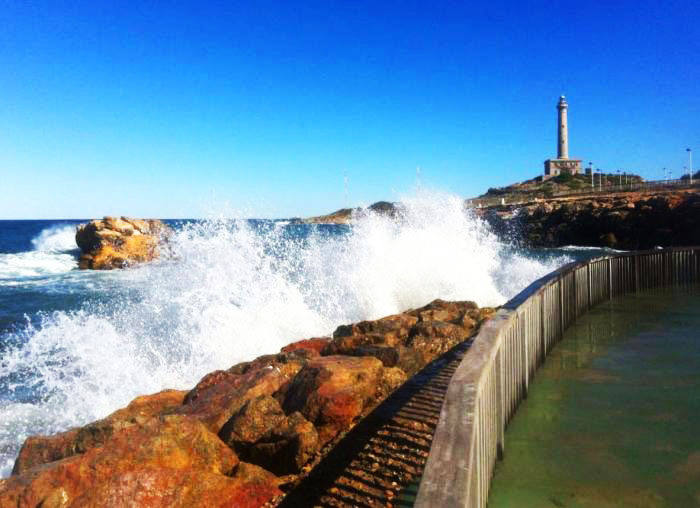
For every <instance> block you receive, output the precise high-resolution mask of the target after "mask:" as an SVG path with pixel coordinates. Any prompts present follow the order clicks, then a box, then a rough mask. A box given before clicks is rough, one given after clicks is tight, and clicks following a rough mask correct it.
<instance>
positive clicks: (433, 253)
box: [0, 192, 568, 474]
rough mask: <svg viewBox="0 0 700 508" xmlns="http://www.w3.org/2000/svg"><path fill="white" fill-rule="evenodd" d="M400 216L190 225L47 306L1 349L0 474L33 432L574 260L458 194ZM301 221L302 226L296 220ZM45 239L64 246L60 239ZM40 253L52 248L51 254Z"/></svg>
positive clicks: (497, 297)
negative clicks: (523, 249) (533, 251)
mask: <svg viewBox="0 0 700 508" xmlns="http://www.w3.org/2000/svg"><path fill="white" fill-rule="evenodd" d="M404 204H405V205H406V208H405V210H404V214H403V217H402V219H401V220H398V221H394V220H391V219H388V218H386V217H382V216H378V215H375V214H371V213H370V214H367V215H365V216H363V217H361V218H359V219H358V221H357V222H356V223H355V225H354V226H353V227H351V228H348V229H346V230H345V232H344V233H342V234H338V228H327V227H323V226H318V227H307V226H295V225H288V226H283V225H280V224H279V223H277V224H276V223H270V222H267V223H262V224H251V223H248V222H245V221H227V220H212V221H205V222H198V223H191V224H187V225H184V226H183V227H182V228H180V229H179V230H178V232H177V233H176V234H175V235H174V237H173V239H172V245H171V249H172V253H173V257H172V259H169V260H163V261H161V262H158V263H153V264H150V265H145V266H142V267H139V268H136V269H131V270H127V271H122V272H118V273H115V275H112V276H113V277H115V279H114V284H115V286H114V290H113V293H112V294H111V296H110V298H109V300H107V301H102V302H99V301H93V302H92V303H86V304H85V305H84V307H83V308H82V309H81V310H79V311H75V312H55V313H52V314H47V315H45V316H42V319H41V322H40V324H39V325H36V326H31V325H27V327H26V328H25V329H24V330H23V331H21V332H19V333H18V334H16V335H15V336H13V337H12V338H11V339H12V342H13V343H16V344H18V346H17V347H15V348H12V349H10V350H9V351H7V352H6V353H5V354H4V355H3V357H2V359H1V360H0V393H2V394H9V396H5V395H3V396H2V397H3V398H4V400H3V399H0V454H1V456H0V473H1V474H8V473H9V471H10V468H11V467H12V463H13V461H14V458H15V456H16V453H17V451H18V450H19V446H21V443H22V442H23V440H24V439H25V437H26V436H27V435H30V434H36V433H52V432H57V431H60V430H64V429H66V428H68V427H71V426H75V425H80V424H83V423H85V422H88V421H91V420H94V419H97V418H101V417H103V416H105V415H106V414H108V413H109V412H111V411H113V410H115V409H117V408H118V407H121V406H124V405H125V404H127V403H128V402H129V401H130V400H132V399H133V398H134V397H135V396H137V395H139V394H144V393H152V392H156V391H158V390H161V389H163V388H166V387H167V388H180V389H186V388H190V387H192V386H193V385H194V384H195V383H196V382H197V381H198V380H199V379H200V378H201V377H202V376H203V375H204V374H206V373H207V372H210V371H212V370H215V369H217V368H228V367H229V366H231V365H233V364H235V363H237V362H239V361H243V360H248V359H251V358H252V357H254V356H257V355H260V354H265V353H272V352H274V351H277V350H279V348H280V347H282V346H284V345H286V344H287V343H289V342H291V341H293V340H295V339H301V338H307V337H312V336H318V335H325V334H329V333H331V332H332V331H333V329H334V328H335V327H336V326H337V325H339V324H341V323H348V322H352V321H357V320H361V319H373V318H378V317H381V316H384V315H388V314H392V313H396V312H399V311H402V310H406V309H407V308H410V307H417V306H420V305H423V304H425V303H427V302H429V301H430V300H432V299H434V298H443V299H450V300H475V301H476V302H477V303H479V304H480V305H498V304H501V303H503V302H504V301H505V300H506V299H507V298H509V297H510V296H512V295H513V294H515V293H516V292H517V291H518V290H520V289H521V288H523V287H525V286H526V285H527V284H528V283H529V282H531V281H532V280H534V279H536V278H538V277H540V276H542V275H544V274H545V273H547V272H549V271H551V270H552V269H554V268H556V267H557V266H559V265H561V264H562V263H564V262H566V261H568V259H566V258H553V259H550V260H549V261H548V262H542V261H537V260H534V259H531V258H528V257H526V256H524V255H521V254H518V253H515V252H514V251H513V250H512V249H509V248H508V247H507V246H505V245H503V244H501V243H499V241H498V240H497V239H496V237H495V236H494V235H493V234H492V233H491V232H490V231H489V230H488V228H487V227H486V225H485V224H484V223H482V222H481V221H480V220H478V219H476V218H475V217H473V216H472V215H470V214H469V213H465V211H464V209H463V206H462V200H461V199H460V198H458V197H456V196H450V195H436V194H429V193H425V192H422V193H420V194H419V195H418V196H415V197H412V198H410V199H407V200H405V201H404ZM295 228H296V229H295ZM51 238H52V237H50V236H46V237H45V238H43V239H37V243H35V245H37V246H38V245H42V246H46V247H47V248H48V246H53V245H59V246H60V245H61V243H60V240H59V238H58V237H53V239H51ZM40 252H43V251H40Z"/></svg>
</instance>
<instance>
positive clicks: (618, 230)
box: [474, 189, 700, 250]
mask: <svg viewBox="0 0 700 508" xmlns="http://www.w3.org/2000/svg"><path fill="white" fill-rule="evenodd" d="M474 210H475V213H476V214H477V215H479V216H481V217H483V218H484V219H485V220H487V221H488V222H489V223H490V224H491V226H492V227H493V229H494V230H495V231H496V232H497V233H498V234H499V235H500V236H501V237H504V238H507V239H508V240H510V241H515V242H517V243H521V244H524V245H527V246H533V247H560V246H564V245H580V246H593V247H611V248H615V249H623V250H635V249H651V248H654V247H656V246H661V247H668V246H687V245H698V244H700V191H698V190H697V189H695V190H693V189H687V190H671V191H651V192H620V193H609V194H600V195H595V196H585V197H580V198H572V197H568V198H560V199H544V200H537V201H535V202H530V203H525V204H518V205H501V206H491V207H486V208H481V209H478V208H477V209H474Z"/></svg>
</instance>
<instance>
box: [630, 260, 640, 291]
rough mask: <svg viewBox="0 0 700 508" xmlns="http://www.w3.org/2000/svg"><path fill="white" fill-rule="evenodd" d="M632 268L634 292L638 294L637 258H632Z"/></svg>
mask: <svg viewBox="0 0 700 508" xmlns="http://www.w3.org/2000/svg"><path fill="white" fill-rule="evenodd" d="M632 262H633V267H634V292H635V293H638V292H639V256H632Z"/></svg>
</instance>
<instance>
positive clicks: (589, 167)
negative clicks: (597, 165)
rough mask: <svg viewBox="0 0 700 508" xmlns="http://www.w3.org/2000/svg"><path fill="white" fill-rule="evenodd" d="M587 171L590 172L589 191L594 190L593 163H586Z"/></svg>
mask: <svg viewBox="0 0 700 508" xmlns="http://www.w3.org/2000/svg"><path fill="white" fill-rule="evenodd" d="M588 169H589V170H590V172H591V189H593V190H595V179H594V178H593V174H594V171H593V163H592V162H589V163H588Z"/></svg>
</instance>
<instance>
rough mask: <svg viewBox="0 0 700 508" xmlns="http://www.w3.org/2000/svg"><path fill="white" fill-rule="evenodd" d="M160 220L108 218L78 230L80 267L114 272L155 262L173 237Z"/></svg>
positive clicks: (76, 238) (83, 225)
mask: <svg viewBox="0 0 700 508" xmlns="http://www.w3.org/2000/svg"><path fill="white" fill-rule="evenodd" d="M170 232H171V231H170V228H169V227H168V226H166V225H165V224H164V223H163V222H161V221H159V220H153V219H149V220H142V219H129V218H126V217H122V218H116V217H105V218H104V219H102V220H93V221H91V222H89V223H87V224H81V225H80V226H78V228H77V230H76V233H75V241H76V243H77V244H78V247H80V250H81V251H82V254H81V256H80V262H79V267H80V268H83V269H85V268H90V269H93V270H111V269H113V268H124V267H127V266H130V265H133V264H137V263H143V262H146V261H152V260H153V259H156V258H157V257H158V256H159V247H160V246H161V244H162V242H163V240H164V239H165V238H166V237H167V236H168V235H169V234H170Z"/></svg>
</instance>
